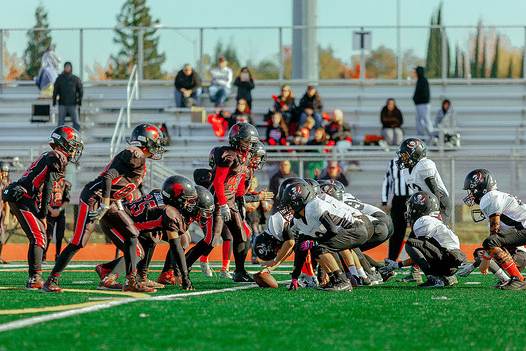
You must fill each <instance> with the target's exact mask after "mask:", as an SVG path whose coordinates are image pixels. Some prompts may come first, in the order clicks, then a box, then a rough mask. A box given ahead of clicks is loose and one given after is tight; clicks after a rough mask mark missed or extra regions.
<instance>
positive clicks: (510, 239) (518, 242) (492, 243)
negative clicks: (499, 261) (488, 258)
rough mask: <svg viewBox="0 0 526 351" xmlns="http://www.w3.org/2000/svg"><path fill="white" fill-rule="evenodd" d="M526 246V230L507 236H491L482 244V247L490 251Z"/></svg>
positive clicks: (515, 231) (514, 231)
mask: <svg viewBox="0 0 526 351" xmlns="http://www.w3.org/2000/svg"><path fill="white" fill-rule="evenodd" d="M525 244H526V229H521V230H513V231H509V232H507V233H506V234H496V235H490V236H488V237H487V238H486V240H484V241H483V242H482V247H483V248H484V249H486V250H489V249H491V248H494V247H502V248H506V247H517V246H522V245H525Z"/></svg>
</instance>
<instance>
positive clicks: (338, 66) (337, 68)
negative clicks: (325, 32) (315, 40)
mask: <svg viewBox="0 0 526 351" xmlns="http://www.w3.org/2000/svg"><path fill="white" fill-rule="evenodd" d="M318 54H319V66H320V79H341V78H343V77H344V75H345V69H346V66H345V64H344V63H343V61H342V60H341V59H339V58H337V57H336V56H335V55H334V50H333V48H332V47H331V46H328V47H326V48H323V47H321V46H320V47H319V48H318Z"/></svg>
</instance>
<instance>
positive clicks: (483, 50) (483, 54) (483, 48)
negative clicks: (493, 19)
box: [478, 41, 486, 78]
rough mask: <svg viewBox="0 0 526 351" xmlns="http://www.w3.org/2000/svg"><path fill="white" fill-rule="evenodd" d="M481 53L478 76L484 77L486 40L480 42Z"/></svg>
mask: <svg viewBox="0 0 526 351" xmlns="http://www.w3.org/2000/svg"><path fill="white" fill-rule="evenodd" d="M480 51H481V54H482V61H481V63H480V72H479V75H478V76H479V78H486V42H485V41H483V42H482V49H481V50H480Z"/></svg>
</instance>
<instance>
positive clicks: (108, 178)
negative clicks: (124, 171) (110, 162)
mask: <svg viewBox="0 0 526 351" xmlns="http://www.w3.org/2000/svg"><path fill="white" fill-rule="evenodd" d="M118 176H119V171H117V170H116V169H115V168H111V169H108V171H106V173H105V174H104V176H103V178H104V187H103V188H102V197H103V198H105V199H106V198H108V197H110V195H111V187H112V185H113V179H115V178H117V177H118Z"/></svg>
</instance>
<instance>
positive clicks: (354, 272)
mask: <svg viewBox="0 0 526 351" xmlns="http://www.w3.org/2000/svg"><path fill="white" fill-rule="evenodd" d="M349 272H350V273H351V274H352V275H354V276H355V277H358V276H359V274H358V271H357V270H356V266H349Z"/></svg>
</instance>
